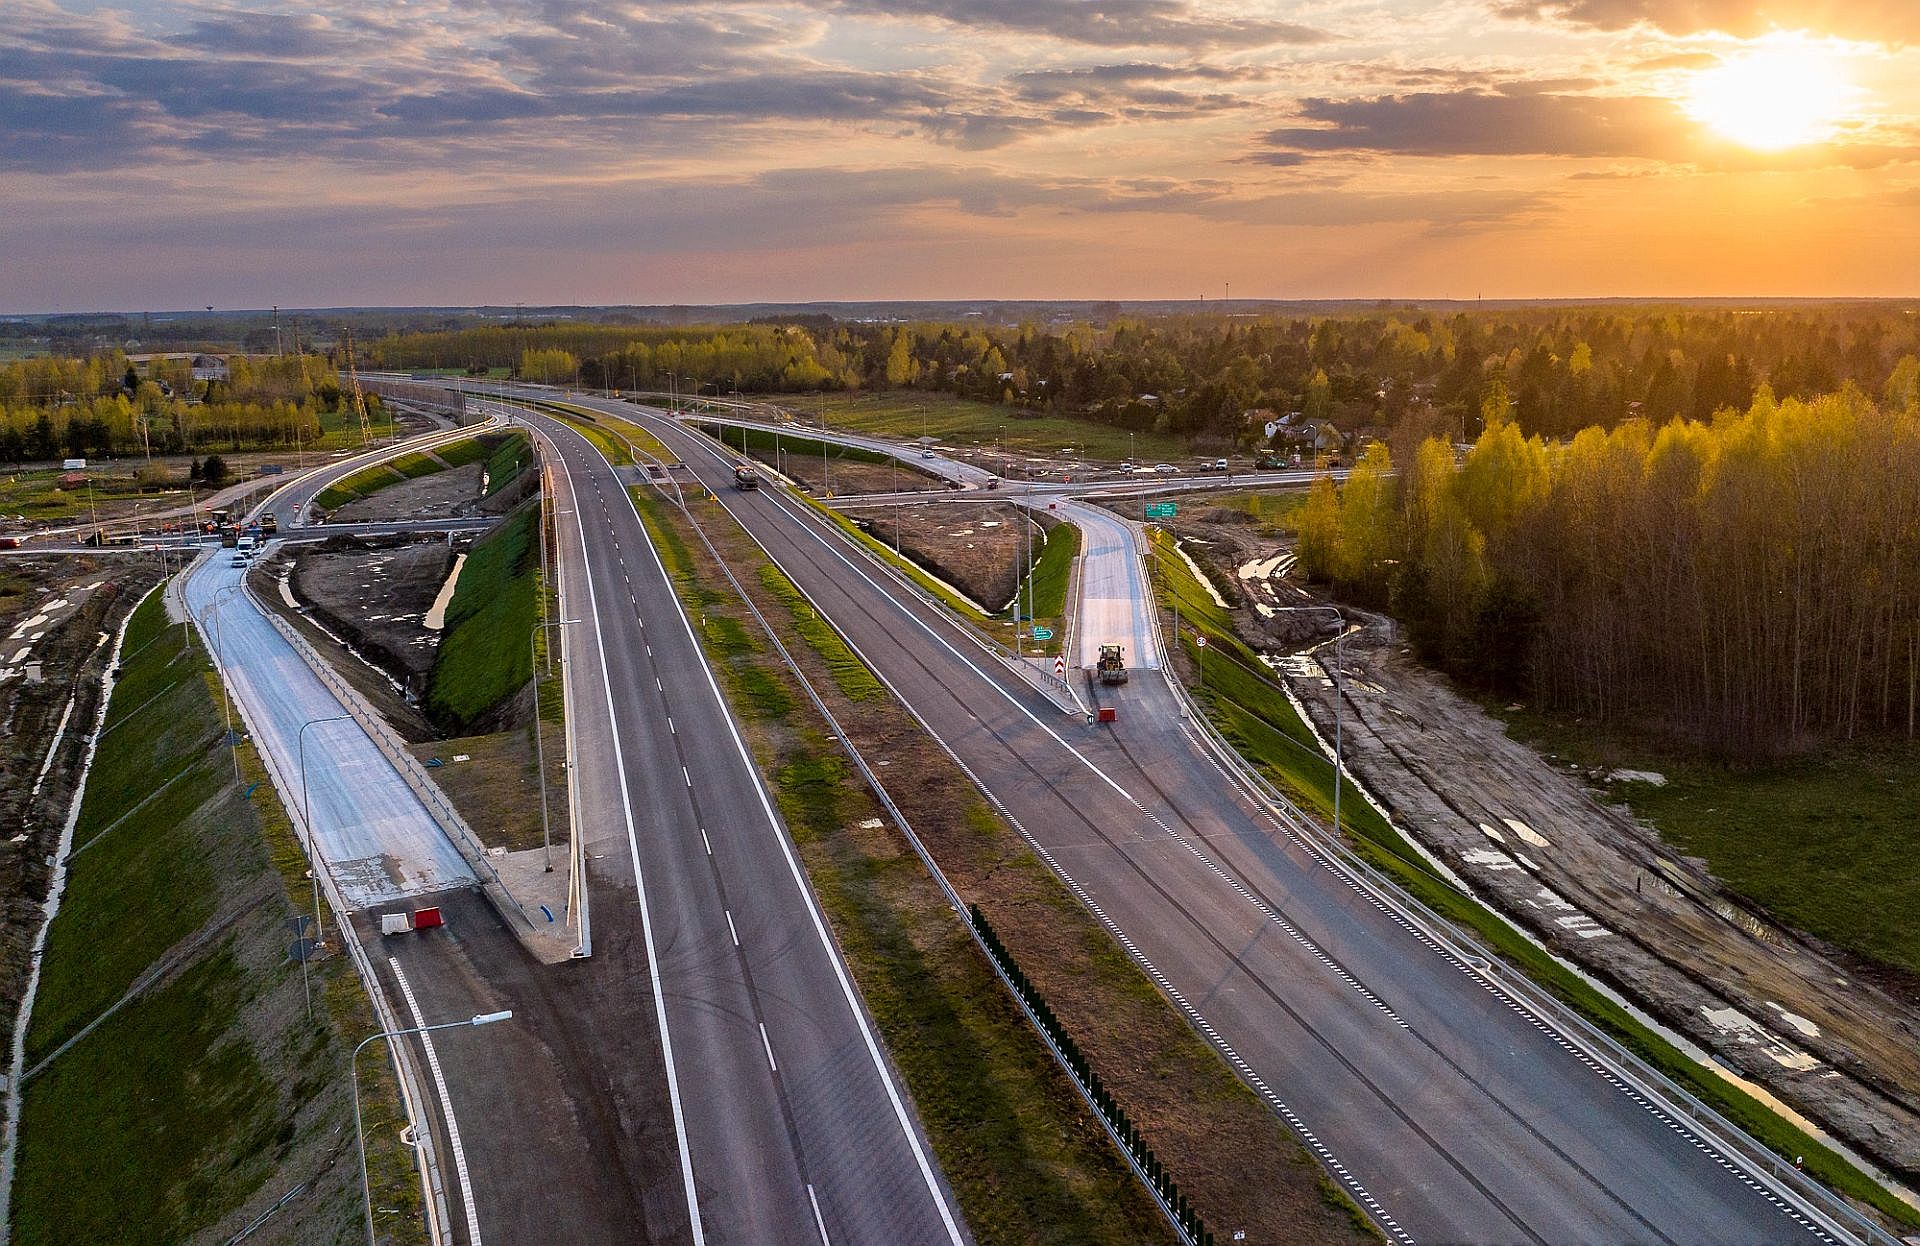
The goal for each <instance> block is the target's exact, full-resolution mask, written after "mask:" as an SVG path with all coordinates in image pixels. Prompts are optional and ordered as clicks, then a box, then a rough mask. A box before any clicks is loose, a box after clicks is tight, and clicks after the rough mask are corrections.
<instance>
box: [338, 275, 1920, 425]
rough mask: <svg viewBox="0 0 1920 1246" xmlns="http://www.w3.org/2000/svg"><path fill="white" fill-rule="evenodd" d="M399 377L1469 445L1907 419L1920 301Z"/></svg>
mask: <svg viewBox="0 0 1920 1246" xmlns="http://www.w3.org/2000/svg"><path fill="white" fill-rule="evenodd" d="M371 354H372V357H373V359H374V361H375V362H376V363H377V364H378V365H380V366H383V367H390V368H451V369H456V370H460V369H474V370H478V369H485V368H509V369H513V370H515V371H516V372H518V373H519V374H520V375H522V376H524V377H525V378H526V379H529V380H545V381H548V382H551V383H562V382H564V383H571V384H584V385H588V386H592V387H595V388H616V389H646V390H656V389H658V390H665V389H667V388H669V386H670V385H671V386H675V387H678V388H681V389H683V390H685V391H689V392H706V393H710V394H721V393H729V392H733V391H736V390H737V391H738V392H741V393H781V392H789V393H790V392H803V391H805V392H811V391H816V390H859V389H916V388H917V389H927V390H938V391H943V392H948V393H954V394H959V395H963V396H966V397H969V398H975V399H979V400H983V401H988V402H997V403H1003V404H1005V405H1006V406H1008V407H1009V408H1010V409H1011V410H1012V413H1013V414H1015V415H1017V414H1018V413H1019V412H1020V411H1031V412H1034V413H1036V414H1040V413H1045V414H1056V415H1079V416H1086V417H1089V418H1092V419H1096V420H1100V421H1102V422H1105V423H1109V424H1114V425H1119V426H1122V427H1126V428H1131V429H1136V430H1140V431H1146V430H1150V429H1151V430H1154V431H1158V432H1162V433H1168V434H1172V435H1176V436H1183V437H1186V438H1189V439H1191V440H1193V441H1194V442H1195V445H1196V448H1197V449H1205V448H1208V447H1209V446H1210V445H1219V446H1222V447H1225V446H1232V445H1246V444H1249V443H1251V442H1253V441H1254V440H1256V439H1258V438H1259V437H1260V436H1263V435H1264V433H1263V426H1264V424H1265V422H1266V419H1267V418H1270V417H1269V413H1278V414H1280V415H1286V414H1289V413H1292V412H1299V413H1300V414H1301V416H1302V417H1303V418H1304V419H1308V420H1315V421H1318V420H1331V421H1332V422H1333V423H1334V424H1336V425H1337V426H1338V427H1340V428H1341V429H1343V430H1345V431H1347V432H1350V433H1351V432H1356V431H1373V432H1377V433H1384V432H1385V431H1386V430H1389V429H1392V428H1394V427H1395V426H1398V425H1402V424H1404V423H1405V422H1406V421H1407V420H1409V419H1413V420H1415V421H1418V422H1420V423H1421V424H1422V425H1423V426H1424V427H1425V428H1426V429H1427V431H1429V432H1432V433H1434V434H1436V435H1440V436H1443V437H1447V438H1449V439H1451V440H1455V441H1464V440H1469V439H1471V438H1473V437H1475V436H1477V435H1478V434H1479V432H1480V431H1481V430H1482V428H1483V423H1482V412H1483V411H1484V410H1485V409H1486V408H1487V407H1488V400H1489V399H1490V398H1493V397H1496V396H1497V397H1499V398H1500V399H1501V400H1502V401H1503V402H1504V404H1505V409H1506V411H1507V412H1508V415H1507V417H1506V418H1510V419H1511V421H1512V422H1513V423H1515V424H1516V425H1517V426H1518V427H1519V429H1520V430H1521V431H1522V432H1523V433H1525V434H1528V435H1534V434H1538V435H1541V436H1545V437H1550V438H1566V437H1571V436H1572V435H1573V434H1574V433H1576V432H1578V431H1579V430H1581V429H1583V428H1587V427H1589V426H1593V425H1599V426H1601V427H1603V428H1611V427H1613V426H1614V425H1616V424H1618V423H1620V422H1622V421H1625V420H1632V419H1643V420H1648V421H1652V422H1654V423H1656V424H1664V423H1665V422H1666V421H1668V420H1671V419H1675V418H1682V419H1692V420H1707V419H1710V418H1712V416H1713V415H1714V413H1715V412H1718V411H1721V410H1724V409H1726V408H1736V409H1742V410H1744V409H1745V408H1746V407H1747V406H1748V405H1749V404H1750V403H1751V402H1752V401H1753V399H1754V396H1755V394H1756V393H1758V392H1759V389H1760V387H1761V386H1762V385H1763V384H1764V385H1766V386H1767V387H1768V388H1769V389H1770V390H1771V392H1772V393H1773V395H1774V396H1775V397H1776V398H1778V399H1781V400H1786V399H1811V398H1814V397H1817V396H1819V395H1822V394H1828V393H1833V392H1836V391H1838V390H1839V389H1840V388H1841V387H1843V386H1845V385H1847V384H1852V385H1854V386H1856V387H1857V388H1859V389H1860V390H1861V391H1863V392H1865V393H1868V394H1872V395H1875V396H1881V395H1886V396H1887V397H1888V401H1889V402H1890V403H1891V404H1892V405H1894V406H1896V407H1898V406H1902V405H1904V403H1905V401H1906V399H1907V397H1908V396H1911V395H1912V394H1913V393H1914V392H1915V390H1916V389H1917V388H1920V362H1917V361H1916V357H1917V356H1920V323H1917V318H1916V316H1915V314H1914V310H1913V309H1912V308H1910V307H1907V306H1904V305H1896V304H1886V303H1869V304H1857V305H1835V306H1807V307H1791V308H1772V309H1731V308H1728V309H1701V308H1686V307H1677V308H1659V307H1644V308H1636V307H1624V306H1618V307H1616V306H1606V307H1586V308H1579V307H1566V308H1547V307H1539V308H1522V309H1503V310H1499V311H1488V312H1457V313H1448V314H1439V313H1426V312H1422V311H1421V310H1419V309H1418V308H1411V307H1407V308H1397V309H1384V310H1380V311H1374V312H1368V313H1364V314H1362V313H1353V314H1345V315H1337V316H1297V315H1288V316H1280V315H1272V316H1268V315H1232V316H1222V315H1190V316H1166V317H1156V318H1152V319H1125V318H1119V319H1116V320H1114V321H1112V322H1111V323H1106V324H1102V325H1093V324H1087V323H1073V324H1049V325H1046V326H1038V325H1032V324H1028V325H1018V326H1003V325H994V324H989V323H986V322H984V321H969V322H963V323H945V324H941V323H915V324H870V323H857V322H842V321H834V320H831V319H828V318H826V317H815V316H804V317H794V318H785V319H779V320H777V321H772V322H768V323H750V324H744V325H730V326H723V327H707V328H667V327H645V326H633V325H605V324H585V323H577V322H565V323H557V324H541V325H532V324H521V325H511V324H509V325H489V326H486V327H478V328H467V329H457V330H450V331H443V332H429V333H411V334H395V335H391V336H388V337H386V338H383V339H380V340H378V341H376V342H374V343H373V345H372V348H371Z"/></svg>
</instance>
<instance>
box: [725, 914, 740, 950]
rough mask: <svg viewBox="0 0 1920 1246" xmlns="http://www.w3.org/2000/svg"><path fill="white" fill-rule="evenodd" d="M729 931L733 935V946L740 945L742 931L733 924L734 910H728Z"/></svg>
mask: <svg viewBox="0 0 1920 1246" xmlns="http://www.w3.org/2000/svg"><path fill="white" fill-rule="evenodd" d="M727 933H728V934H730V935H732V936H733V946H735V947H739V946H740V932H739V931H738V930H737V929H735V928H734V925H733V910H732V909H728V910H727Z"/></svg>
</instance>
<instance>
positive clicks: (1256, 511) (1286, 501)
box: [1204, 489, 1307, 536]
mask: <svg viewBox="0 0 1920 1246" xmlns="http://www.w3.org/2000/svg"><path fill="white" fill-rule="evenodd" d="M1306 504H1307V493H1306V490H1305V489H1295V490H1291V491H1289V492H1286V493H1264V492H1259V493H1221V494H1216V495H1214V496H1213V497H1211V498H1208V499H1207V500H1206V502H1205V503H1204V505H1206V506H1210V507H1211V506H1222V507H1225V508H1227V509H1228V510H1236V511H1239V512H1240V513H1241V514H1243V515H1245V516H1246V517H1247V519H1248V521H1249V522H1251V523H1252V524H1254V525H1255V526H1256V527H1258V528H1259V529H1260V531H1261V532H1262V533H1264V534H1266V535H1267V536H1282V535H1286V534H1288V533H1292V532H1297V531H1298V530H1299V526H1300V508H1301V507H1303V506H1305V505H1306Z"/></svg>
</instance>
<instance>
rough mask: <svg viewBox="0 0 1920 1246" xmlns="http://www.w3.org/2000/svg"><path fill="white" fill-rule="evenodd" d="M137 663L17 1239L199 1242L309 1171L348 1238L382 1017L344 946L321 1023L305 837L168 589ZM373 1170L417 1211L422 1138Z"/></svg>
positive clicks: (35, 1022) (73, 885)
mask: <svg viewBox="0 0 1920 1246" xmlns="http://www.w3.org/2000/svg"><path fill="white" fill-rule="evenodd" d="M123 655H124V656H123V659H122V662H123V668H124V675H123V677H122V679H121V681H120V683H119V684H118V686H117V687H116V688H115V690H114V694H113V698H112V700H111V702H110V704H109V707H108V717H107V727H106V733H105V735H104V736H103V737H102V740H101V744H100V749H99V753H98V757H97V760H96V764H95V766H94V768H93V770H92V772H91V773H90V774H89V776H88V780H87V785H86V790H85V793H84V795H83V798H82V803H81V813H80V818H79V821H78V823H77V825H76V830H75V837H74V856H73V858H72V868H71V871H70V873H69V876H68V883H67V890H66V894H65V897H64V899H63V902H62V905H61V908H60V912H59V915H58V917H57V918H56V919H55V921H54V924H53V928H52V931H51V932H50V935H49V939H48V945H47V951H46V954H45V957H44V960H43V966H42V978H41V988H40V994H39V996H38V998H37V1000H36V1004H35V1008H34V1012H33V1016H32V1020H31V1024H30V1028H29V1030H28V1039H27V1065H28V1069H29V1075H28V1080H27V1081H26V1084H25V1088H24V1101H23V1104H22V1113H21V1147H20V1155H19V1168H18V1176H17V1184H16V1187H15V1191H14V1201H13V1225H12V1228H13V1237H14V1240H15V1241H17V1242H20V1243H23V1244H28V1243H34V1244H37V1243H65V1242H82V1241H84V1242H89V1243H127V1244H129V1246H132V1244H134V1243H148V1242H157V1241H186V1240H190V1239H194V1238H195V1237H196V1236H199V1235H202V1234H204V1233H205V1232H206V1231H207V1230H208V1229H210V1228H212V1227H213V1226H214V1225H217V1224H219V1223H221V1221H222V1220H223V1219H225V1218H226V1217H228V1216H233V1215H236V1214H237V1213H241V1209H243V1208H246V1209H248V1210H247V1212H246V1213H245V1214H246V1215H247V1216H249V1217H250V1216H251V1215H254V1214H258V1213H259V1212H260V1211H263V1210H265V1209H266V1208H267V1207H270V1206H271V1205H272V1204H273V1203H274V1202H275V1201H277V1200H278V1199H279V1198H280V1196H281V1195H282V1194H284V1193H285V1192H286V1191H287V1190H288V1189H290V1188H292V1187H293V1186H294V1185H296V1184H298V1183H300V1182H304V1181H309V1180H312V1181H314V1182H315V1183H316V1184H315V1188H314V1190H313V1191H312V1192H311V1193H310V1194H309V1195H308V1197H307V1199H306V1201H305V1202H304V1203H303V1209H302V1211H301V1212H300V1213H299V1214H300V1216H301V1218H302V1220H303V1222H304V1223H305V1224H306V1225H307V1226H308V1228H309V1230H310V1231H311V1233H312V1234H313V1238H312V1240H344V1239H346V1238H349V1237H351V1236H353V1235H354V1234H355V1232H356V1231H357V1226H358V1224H359V1221H360V1191H359V1184H358V1180H357V1177H356V1176H355V1175H354V1174H353V1172H352V1169H351V1166H350V1165H347V1166H343V1165H339V1164H337V1163H334V1162H332V1160H331V1158H330V1156H331V1155H336V1154H337V1153H338V1147H339V1144H340V1139H341V1137H342V1134H343V1132H344V1133H345V1134H346V1135H347V1136H349V1137H350V1135H351V1129H352V1125H351V1116H350V1109H349V1103H348V1095H347V1086H348V1083H347V1080H346V1053H347V1050H348V1049H349V1048H350V1046H351V1040H350V1039H349V1037H348V1036H349V1035H355V1036H357V1035H359V1034H362V1033H365V1032H369V1031H370V1029H371V1028H372V1027H373V1025H374V1022H373V1017H372V1010H371V1008H370V1007H369V1005H368V1004H367V1001H366V997H365V995H364V994H363V993H362V992H361V991H360V987H359V980H358V978H357V977H356V976H355V975H354V973H353V970H352V967H351V965H350V964H349V963H348V961H347V960H346V959H345V958H344V957H341V956H338V955H334V956H331V957H329V958H326V959H324V960H322V961H320V962H318V963H316V964H315V965H313V966H312V973H311V983H312V987H313V992H314V1011H313V1014H312V1016H311V1018H309V1015H308V1012H307V1009H306V1006H305V1004H304V990H303V983H302V975H301V972H300V970H299V968H298V966H296V965H293V964H291V963H289V961H288V959H287V954H286V941H287V937H288V936H287V927H286V924H285V923H286V919H287V918H288V917H290V916H291V915H293V914H294V913H295V912H296V911H298V910H299V909H300V907H302V905H303V902H304V901H305V899H306V894H307V893H306V890H305V887H304V884H303V883H302V881H301V879H300V871H301V869H302V868H303V861H302V858H301V856H300V853H299V848H298V845H297V843H296V841H295V840H294V838H293V836H292V834H291V829H290V827H289V826H288V824H287V821H286V818H285V815H284V812H283V811H282V810H281V808H280V806H279V805H278V804H277V803H276V801H275V800H274V797H273V793H272V789H270V788H264V787H262V788H258V789H256V788H254V787H250V786H248V785H249V784H254V783H256V782H257V780H258V779H260V778H261V777H262V775H261V772H260V770H259V765H258V761H257V758H256V757H255V756H254V754H253V752H252V749H251V747H250V746H243V747H242V748H241V749H240V750H239V758H240V760H241V761H242V763H243V774H244V775H245V782H244V783H242V784H236V783H235V782H234V779H233V768H232V767H233V762H232V760H231V759H230V757H229V753H228V749H227V746H226V744H225V739H224V736H225V733H224V729H223V726H222V719H221V712H220V708H219V705H218V704H217V703H216V700H217V693H216V692H215V691H214V689H215V685H214V684H213V682H212V676H211V674H210V671H209V667H208V664H207V662H206V659H205V657H204V654H203V652H202V651H201V650H200V649H199V648H198V647H197V646H195V645H191V644H189V643H188V640H187V637H186V636H185V634H184V632H183V629H182V628H180V627H179V626H177V625H176V626H171V627H169V626H167V625H166V622H165V616H164V610H163V607H162V604H161V598H160V595H159V594H158V593H155V594H154V595H153V596H151V597H150V598H148V599H147V601H146V602H145V603H144V604H143V605H141V606H140V607H139V609H138V610H137V611H136V612H135V614H134V617H133V620H132V622H131V624H130V626H129V628H128V631H127V637H126V642H125V647H124V649H123ZM336 944H337V941H336ZM69 1042H71V1045H70V1046H65V1047H64V1048H63V1046H62V1045H63V1044H66V1043H69ZM43 1061H45V1062H47V1063H45V1064H44V1066H43V1067H41V1068H40V1069H39V1071H37V1072H36V1071H34V1070H35V1067H36V1066H38V1065H41V1063H42V1062H43ZM367 1071H368V1072H369V1073H372V1074H374V1076H373V1077H372V1078H371V1079H370V1081H371V1082H372V1083H373V1084H372V1085H370V1087H369V1091H370V1093H369V1108H370V1120H371V1122H372V1123H373V1124H374V1125H375V1126H376V1127H378V1128H379V1129H381V1131H382V1132H381V1134H380V1135H379V1137H380V1139H383V1140H392V1139H397V1128H396V1122H395V1108H394V1107H393V1104H392V1100H391V1098H390V1091H391V1086H390V1084H389V1083H388V1082H386V1081H384V1080H383V1079H382V1077H381V1076H380V1074H379V1072H378V1070H377V1069H376V1068H373V1067H372V1066H371V1065H370V1066H369V1067H368V1069H367ZM396 1153H398V1154H396ZM372 1170H373V1176H374V1182H375V1189H376V1191H377V1193H376V1198H378V1199H379V1200H380V1202H381V1203H382V1204H383V1205H385V1206H391V1207H396V1208H398V1209H400V1218H399V1219H398V1220H396V1221H393V1222H392V1223H394V1224H395V1225H396V1226H398V1225H401V1224H405V1223H408V1222H409V1221H414V1220H415V1218H417V1216H418V1211H419V1190H418V1183H417V1182H416V1181H413V1180H412V1179H411V1177H410V1174H409V1171H408V1166H407V1161H406V1159H405V1158H404V1148H401V1147H400V1146H399V1145H398V1143H397V1141H382V1142H380V1143H379V1144H378V1145H376V1146H375V1148H374V1150H373V1153H372ZM396 1178H397V1180H396ZM415 1222H416V1223H417V1221H415ZM228 1227H229V1228H230V1229H232V1228H237V1227H239V1225H237V1224H233V1223H232V1222H229V1224H228ZM286 1227H287V1226H286V1224H285V1222H284V1221H283V1222H281V1223H279V1224H277V1225H276V1231H275V1232H274V1233H273V1234H272V1235H271V1236H273V1237H275V1238H277V1239H278V1240H289V1239H287V1238H286V1237H284V1236H282V1231H283V1230H284V1229H285V1228H286ZM396 1240H414V1237H413V1236H412V1235H410V1234H406V1233H404V1232H403V1234H402V1236H401V1237H400V1238H399V1239H396Z"/></svg>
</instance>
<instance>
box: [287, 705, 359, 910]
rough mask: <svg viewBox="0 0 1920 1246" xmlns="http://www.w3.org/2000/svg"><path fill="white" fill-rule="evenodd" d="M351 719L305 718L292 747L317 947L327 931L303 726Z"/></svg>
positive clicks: (337, 716)
mask: <svg viewBox="0 0 1920 1246" xmlns="http://www.w3.org/2000/svg"><path fill="white" fill-rule="evenodd" d="M352 721H353V715H351V714H334V715H333V716H331V717H328V718H309V719H308V720H307V721H306V722H303V723H301V724H300V730H299V731H298V732H297V733H296V734H295V736H294V746H295V749H296V751H297V752H298V753H299V756H300V820H301V821H302V822H304V823H306V826H307V866H308V873H310V874H311V875H312V876H313V942H314V944H315V946H317V947H325V946H326V945H327V932H326V926H325V924H324V923H323V922H322V921H321V920H320V840H319V837H318V836H316V835H315V834H314V833H313V797H312V796H311V795H310V794H309V793H308V791H307V728H308V727H317V726H319V725H320V724H321V723H344V722H352Z"/></svg>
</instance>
